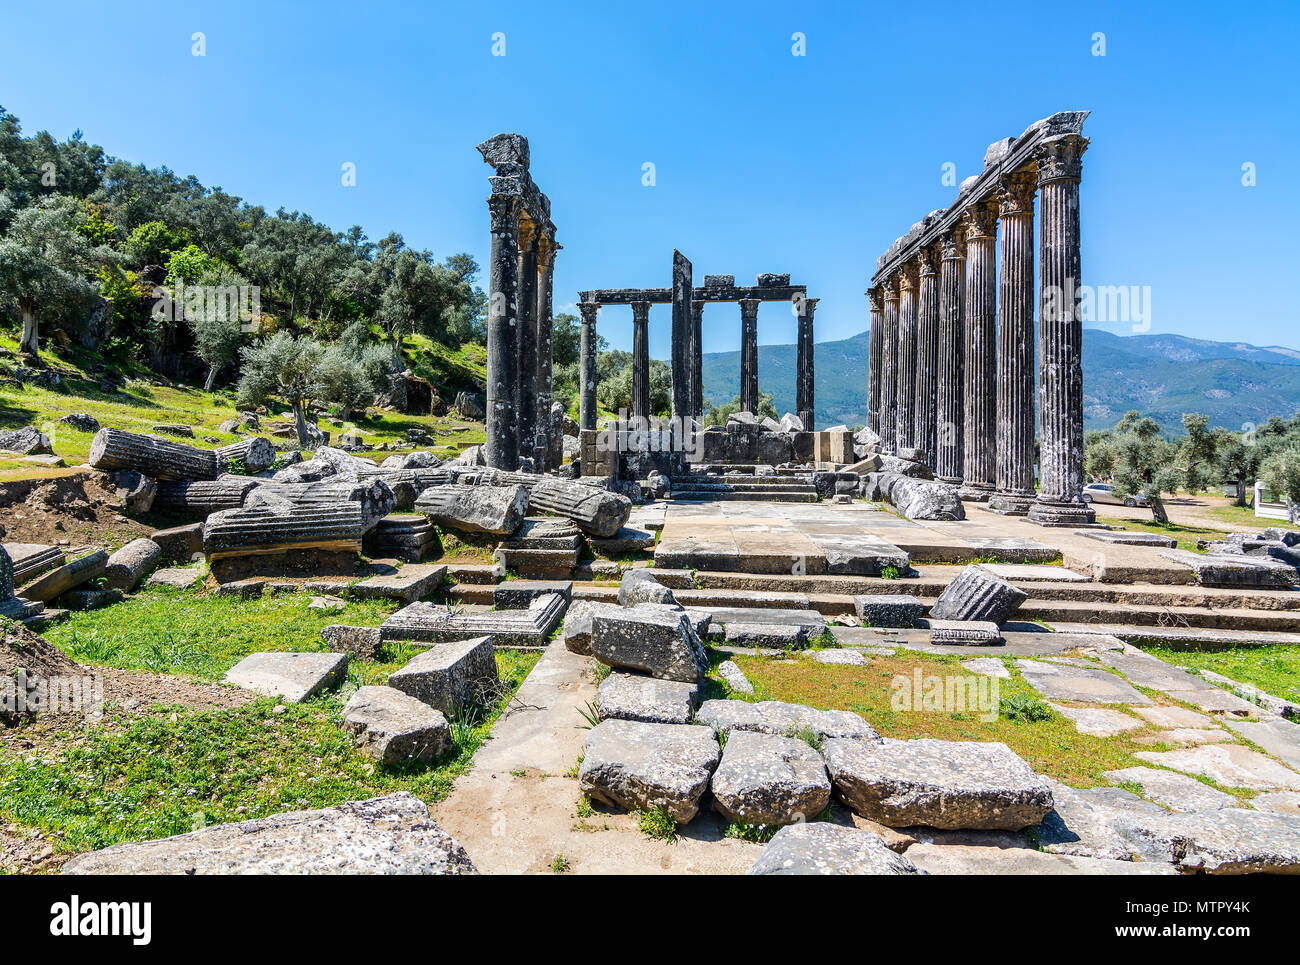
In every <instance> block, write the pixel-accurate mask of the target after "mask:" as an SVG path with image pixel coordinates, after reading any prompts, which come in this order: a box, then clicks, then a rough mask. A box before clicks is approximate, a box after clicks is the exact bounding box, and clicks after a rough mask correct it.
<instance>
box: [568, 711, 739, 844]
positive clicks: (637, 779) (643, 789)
mask: <svg viewBox="0 0 1300 965" xmlns="http://www.w3.org/2000/svg"><path fill="white" fill-rule="evenodd" d="M721 756H722V754H721V749H720V748H719V747H718V739H717V737H716V736H714V733H713V731H712V730H711V729H710V728H708V727H699V726H695V725H690V724H682V725H678V724H647V723H642V722H641V721H632V720H602V721H601V722H600V723H599V724H597V725H596V726H595V727H593V728H592V729H591V732H590V733H589V734H588V735H587V740H586V744H585V748H584V751H583V759H582V765H581V767H580V768H579V770H578V786H579V787H580V788H581V789H582V791H583V793H585V794H587V795H589V796H590V797H591V798H593V799H594V800H597V801H602V802H604V803H606V804H610V805H613V806H615V807H621V808H626V809H628V810H636V809H640V810H643V811H650V810H654V809H655V808H664V809H665V810H666V811H667V812H668V813H669V814H671V815H672V817H673V818H674V819H675V820H676V821H677V822H678V823H682V824H684V823H686V822H687V821H690V820H691V819H692V818H693V817H695V815H696V814H697V813H698V812H699V807H700V798H701V797H703V795H704V792H705V791H706V790H707V789H708V786H709V779H710V778H711V777H712V776H713V771H714V768H716V767H717V766H718V761H719V759H720V758H721Z"/></svg>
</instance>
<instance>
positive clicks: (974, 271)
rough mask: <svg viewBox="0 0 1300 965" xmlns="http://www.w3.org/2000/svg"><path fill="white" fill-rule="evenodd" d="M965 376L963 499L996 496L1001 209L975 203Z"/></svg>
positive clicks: (969, 222)
mask: <svg viewBox="0 0 1300 965" xmlns="http://www.w3.org/2000/svg"><path fill="white" fill-rule="evenodd" d="M963 227H964V228H965V229H966V378H965V382H964V391H963V396H962V397H963V399H964V400H965V404H964V405H963V410H964V413H965V426H964V435H963V440H962V487H961V498H962V499H971V500H975V501H977V502H984V501H985V500H987V499H988V498H989V497H990V496H991V495H992V494H993V484H994V480H995V478H996V465H997V421H996V412H997V397H998V396H997V384H998V383H997V373H998V356H997V320H998V312H997V299H998V293H997V270H998V269H997V260H996V258H995V257H994V252H993V246H994V242H995V240H996V235H997V230H998V218H997V208H996V207H995V206H994V205H993V204H992V203H991V202H988V201H977V202H975V203H974V204H972V205H971V206H970V207H969V208H967V209H966V211H965V216H964V218H963Z"/></svg>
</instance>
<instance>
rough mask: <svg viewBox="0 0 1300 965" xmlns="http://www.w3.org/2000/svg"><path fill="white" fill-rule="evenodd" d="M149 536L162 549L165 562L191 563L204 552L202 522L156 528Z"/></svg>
mask: <svg viewBox="0 0 1300 965" xmlns="http://www.w3.org/2000/svg"><path fill="white" fill-rule="evenodd" d="M149 538H150V539H151V540H153V541H154V542H155V543H157V544H158V548H159V549H160V550H162V554H163V555H162V562H164V563H189V562H191V561H193V560H194V559H196V558H197V557H199V556H201V555H202V554H203V524H202V523H186V524H185V525H183V526H172V527H170V528H168V529H159V530H154V532H153V535H151V536H150V537H149Z"/></svg>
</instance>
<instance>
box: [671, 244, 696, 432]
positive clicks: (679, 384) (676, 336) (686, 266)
mask: <svg viewBox="0 0 1300 965" xmlns="http://www.w3.org/2000/svg"><path fill="white" fill-rule="evenodd" d="M691 273H692V268H691V262H690V260H689V259H688V258H687V257H686V256H685V255H683V254H682V253H681V252H680V251H674V252H673V327H672V359H671V361H670V367H671V369H672V374H673V384H672V414H673V416H674V418H677V419H684V418H686V417H688V416H689V415H690V414H691V409H692V407H693V404H694V402H695V389H694V387H693V386H692V385H691V383H692V382H693V381H694V372H692V366H691V341H692V338H691V331H692V328H693V321H692V319H691V297H692V293H693V291H694V287H693V286H692V284H691Z"/></svg>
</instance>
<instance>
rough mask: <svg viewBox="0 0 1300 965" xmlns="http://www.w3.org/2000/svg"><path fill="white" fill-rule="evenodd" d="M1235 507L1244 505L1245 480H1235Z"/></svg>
mask: <svg viewBox="0 0 1300 965" xmlns="http://www.w3.org/2000/svg"><path fill="white" fill-rule="evenodd" d="M1237 505H1238V506H1245V505H1246V480H1244V479H1238V480H1237Z"/></svg>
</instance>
